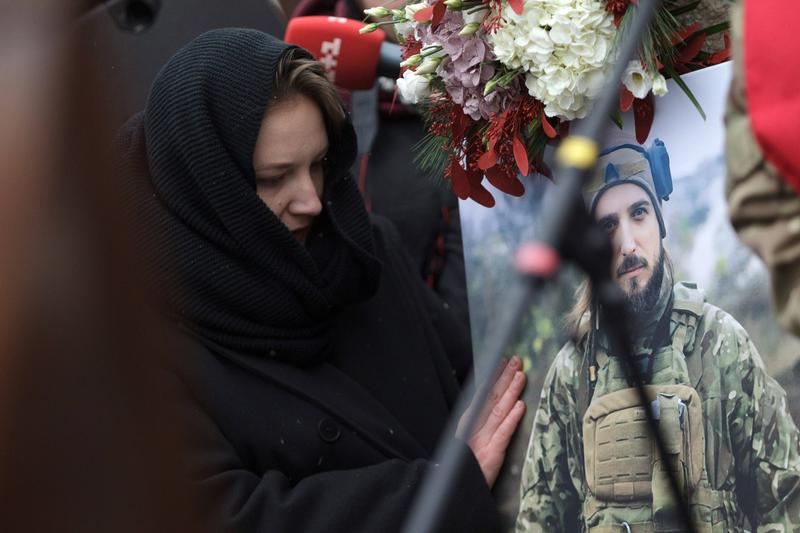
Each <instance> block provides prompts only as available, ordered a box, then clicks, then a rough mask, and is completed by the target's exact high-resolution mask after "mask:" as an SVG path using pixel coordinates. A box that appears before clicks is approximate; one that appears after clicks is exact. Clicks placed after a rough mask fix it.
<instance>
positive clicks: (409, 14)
mask: <svg viewBox="0 0 800 533" xmlns="http://www.w3.org/2000/svg"><path fill="white" fill-rule="evenodd" d="M426 7H429V6H428V4H427V3H425V2H419V3H416V4H408V5H407V6H406V7H405V12H406V19H408V20H409V21H412V20H414V14H415V13H416V12H417V11H419V10H420V9H425V8H426Z"/></svg>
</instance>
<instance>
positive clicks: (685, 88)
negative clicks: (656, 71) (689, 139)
mask: <svg viewBox="0 0 800 533" xmlns="http://www.w3.org/2000/svg"><path fill="white" fill-rule="evenodd" d="M664 72H666V73H667V74H669V77H670V78H672V79H673V80H675V83H677V84H678V87H680V88H681V90H682V91H683V92H684V93H685V94H686V96H688V97H689V100H691V101H692V103H693V104H694V106H695V107H696V108H697V111H698V112H699V113H700V116H701V117H703V120H705V119H706V112H705V111H703V106H701V105H700V102H698V101H697V98H695V96H694V93H692V90H691V89H689V86H688V85H686V82H684V81H683V80H682V79H681V76H680V74H678V73H677V71H676V70H675V69H674V68H673V66H672V65H671V64H670V65H664Z"/></svg>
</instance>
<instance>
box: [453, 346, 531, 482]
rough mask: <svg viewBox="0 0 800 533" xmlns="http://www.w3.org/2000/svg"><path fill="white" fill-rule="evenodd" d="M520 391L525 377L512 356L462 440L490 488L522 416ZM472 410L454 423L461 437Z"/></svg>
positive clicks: (519, 365)
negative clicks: (468, 432)
mask: <svg viewBox="0 0 800 533" xmlns="http://www.w3.org/2000/svg"><path fill="white" fill-rule="evenodd" d="M523 388H525V374H524V373H523V372H522V360H520V358H519V357H517V356H514V357H512V358H511V360H510V361H509V362H508V363H506V364H505V366H504V367H503V368H502V371H501V373H500V377H498V378H497V381H495V382H494V385H493V386H492V388H491V390H490V391H489V394H488V396H487V397H486V403H485V404H484V406H483V409H481V413H480V416H479V417H478V420H477V421H476V423H475V427H474V428H473V430H472V433H471V434H470V435H469V438H467V439H466V440H467V444H468V445H469V447H470V448H471V449H472V453H474V454H475V458H476V459H477V460H478V464H479V465H480V467H481V470H482V471H483V475H484V477H485V478H486V483H487V484H488V485H489V487H490V488H491V487H492V485H494V482H495V480H496V479H497V474H498V473H500V467H501V466H503V461H504V460H505V457H506V448H507V447H508V443H509V442H510V441H511V436H512V435H514V432H515V431H516V429H517V426H518V425H519V423H520V420H522V415H524V414H525V404H524V403H523V402H522V400H520V399H519V396H520V394H521V393H522V389H523ZM474 408H475V405H471V406H470V408H469V409H468V410H467V412H466V413H464V415H462V417H461V420H460V421H459V423H458V431H457V434H458V435H459V436H460V437H462V438H464V435H463V431H464V430H463V426H464V424H465V423H466V419H467V417H468V416H469V413H470V412H471V411H472V410H473V409H474Z"/></svg>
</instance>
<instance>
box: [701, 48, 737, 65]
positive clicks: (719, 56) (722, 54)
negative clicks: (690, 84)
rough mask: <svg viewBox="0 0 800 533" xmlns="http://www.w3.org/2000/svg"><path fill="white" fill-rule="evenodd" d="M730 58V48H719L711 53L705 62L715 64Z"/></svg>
mask: <svg viewBox="0 0 800 533" xmlns="http://www.w3.org/2000/svg"><path fill="white" fill-rule="evenodd" d="M730 58H731V51H730V50H720V51H719V52H717V53H716V54H712V56H711V57H709V58H708V61H706V63H707V64H708V65H717V64H719V63H722V62H723V61H727V60H729V59H730Z"/></svg>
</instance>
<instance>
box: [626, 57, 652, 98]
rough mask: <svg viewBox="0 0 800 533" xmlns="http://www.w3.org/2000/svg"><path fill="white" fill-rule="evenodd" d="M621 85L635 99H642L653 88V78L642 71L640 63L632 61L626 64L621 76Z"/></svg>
mask: <svg viewBox="0 0 800 533" xmlns="http://www.w3.org/2000/svg"><path fill="white" fill-rule="evenodd" d="M622 84H623V85H625V87H627V89H628V90H629V91H630V92H631V94H633V96H635V97H636V98H644V97H645V96H647V93H649V92H650V89H652V88H653V77H652V76H651V75H650V73H649V72H647V71H646V70H645V69H644V67H643V66H642V62H641V61H638V60H634V61H631V62H630V63H628V66H627V68H626V69H625V74H623V76H622Z"/></svg>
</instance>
